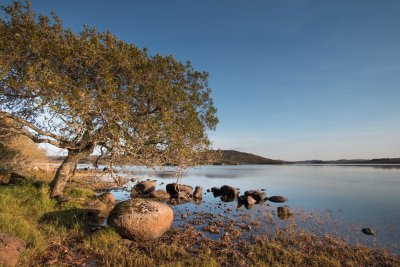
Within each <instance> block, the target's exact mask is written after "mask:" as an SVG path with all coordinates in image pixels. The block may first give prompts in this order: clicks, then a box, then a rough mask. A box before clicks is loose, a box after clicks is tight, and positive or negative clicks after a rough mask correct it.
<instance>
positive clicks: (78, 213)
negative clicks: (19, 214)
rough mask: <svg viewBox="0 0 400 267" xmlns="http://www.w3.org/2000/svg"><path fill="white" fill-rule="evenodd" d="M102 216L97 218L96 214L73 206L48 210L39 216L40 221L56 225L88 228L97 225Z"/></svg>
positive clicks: (100, 221)
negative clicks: (66, 208) (67, 208)
mask: <svg viewBox="0 0 400 267" xmlns="http://www.w3.org/2000/svg"><path fill="white" fill-rule="evenodd" d="M102 221H104V218H99V217H98V216H97V214H95V213H93V212H91V211H90V210H87V209H81V208H73V209H69V210H59V211H52V212H48V213H46V214H45V215H43V216H42V217H41V218H40V221H39V222H40V223H47V224H51V225H54V226H56V227H65V228H72V227H77V226H78V227H82V228H83V229H88V228H90V227H93V225H99V224H101V223H102Z"/></svg>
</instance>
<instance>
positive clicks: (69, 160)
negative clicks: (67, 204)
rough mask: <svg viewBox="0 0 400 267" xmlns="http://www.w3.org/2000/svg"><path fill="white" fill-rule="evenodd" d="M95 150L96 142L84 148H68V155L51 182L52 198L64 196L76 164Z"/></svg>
mask: <svg viewBox="0 0 400 267" xmlns="http://www.w3.org/2000/svg"><path fill="white" fill-rule="evenodd" d="M93 150H94V144H89V145H87V146H86V147H85V148H83V149H74V150H72V149H71V150H70V149H69V150H68V155H67V157H66V158H65V159H64V161H63V163H62V164H61V165H60V167H58V169H57V172H56V175H55V176H54V179H53V181H52V183H51V194H50V196H51V197H52V198H57V197H59V196H62V195H63V193H64V188H65V185H66V184H67V181H68V179H69V178H70V177H71V175H72V173H73V171H74V169H75V166H76V164H78V162H79V160H80V159H81V158H84V157H87V156H90V154H92V152H93Z"/></svg>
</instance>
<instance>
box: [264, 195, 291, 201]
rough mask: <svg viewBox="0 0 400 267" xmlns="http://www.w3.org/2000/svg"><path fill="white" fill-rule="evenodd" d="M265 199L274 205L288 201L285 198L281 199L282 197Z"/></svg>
mask: <svg viewBox="0 0 400 267" xmlns="http://www.w3.org/2000/svg"><path fill="white" fill-rule="evenodd" d="M267 199H268V201H271V202H276V203H283V202H286V201H288V199H287V198H286V197H282V196H272V197H269V198H267Z"/></svg>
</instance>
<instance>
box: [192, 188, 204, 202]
mask: <svg viewBox="0 0 400 267" xmlns="http://www.w3.org/2000/svg"><path fill="white" fill-rule="evenodd" d="M193 198H194V199H202V198H203V187H201V186H196V188H195V189H194V193H193Z"/></svg>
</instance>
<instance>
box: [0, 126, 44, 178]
mask: <svg viewBox="0 0 400 267" xmlns="http://www.w3.org/2000/svg"><path fill="white" fill-rule="evenodd" d="M9 128H10V125H9V123H8V124H7V122H6V121H3V120H1V119H0V172H19V173H20V172H22V173H24V172H26V171H29V170H32V168H33V167H35V165H36V164H38V163H44V162H46V161H47V155H46V151H45V150H43V149H40V148H39V147H38V145H37V144H35V143H34V142H33V141H32V140H31V139H29V138H28V137H26V136H24V135H15V133H14V132H12V131H8V130H7V129H9Z"/></svg>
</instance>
